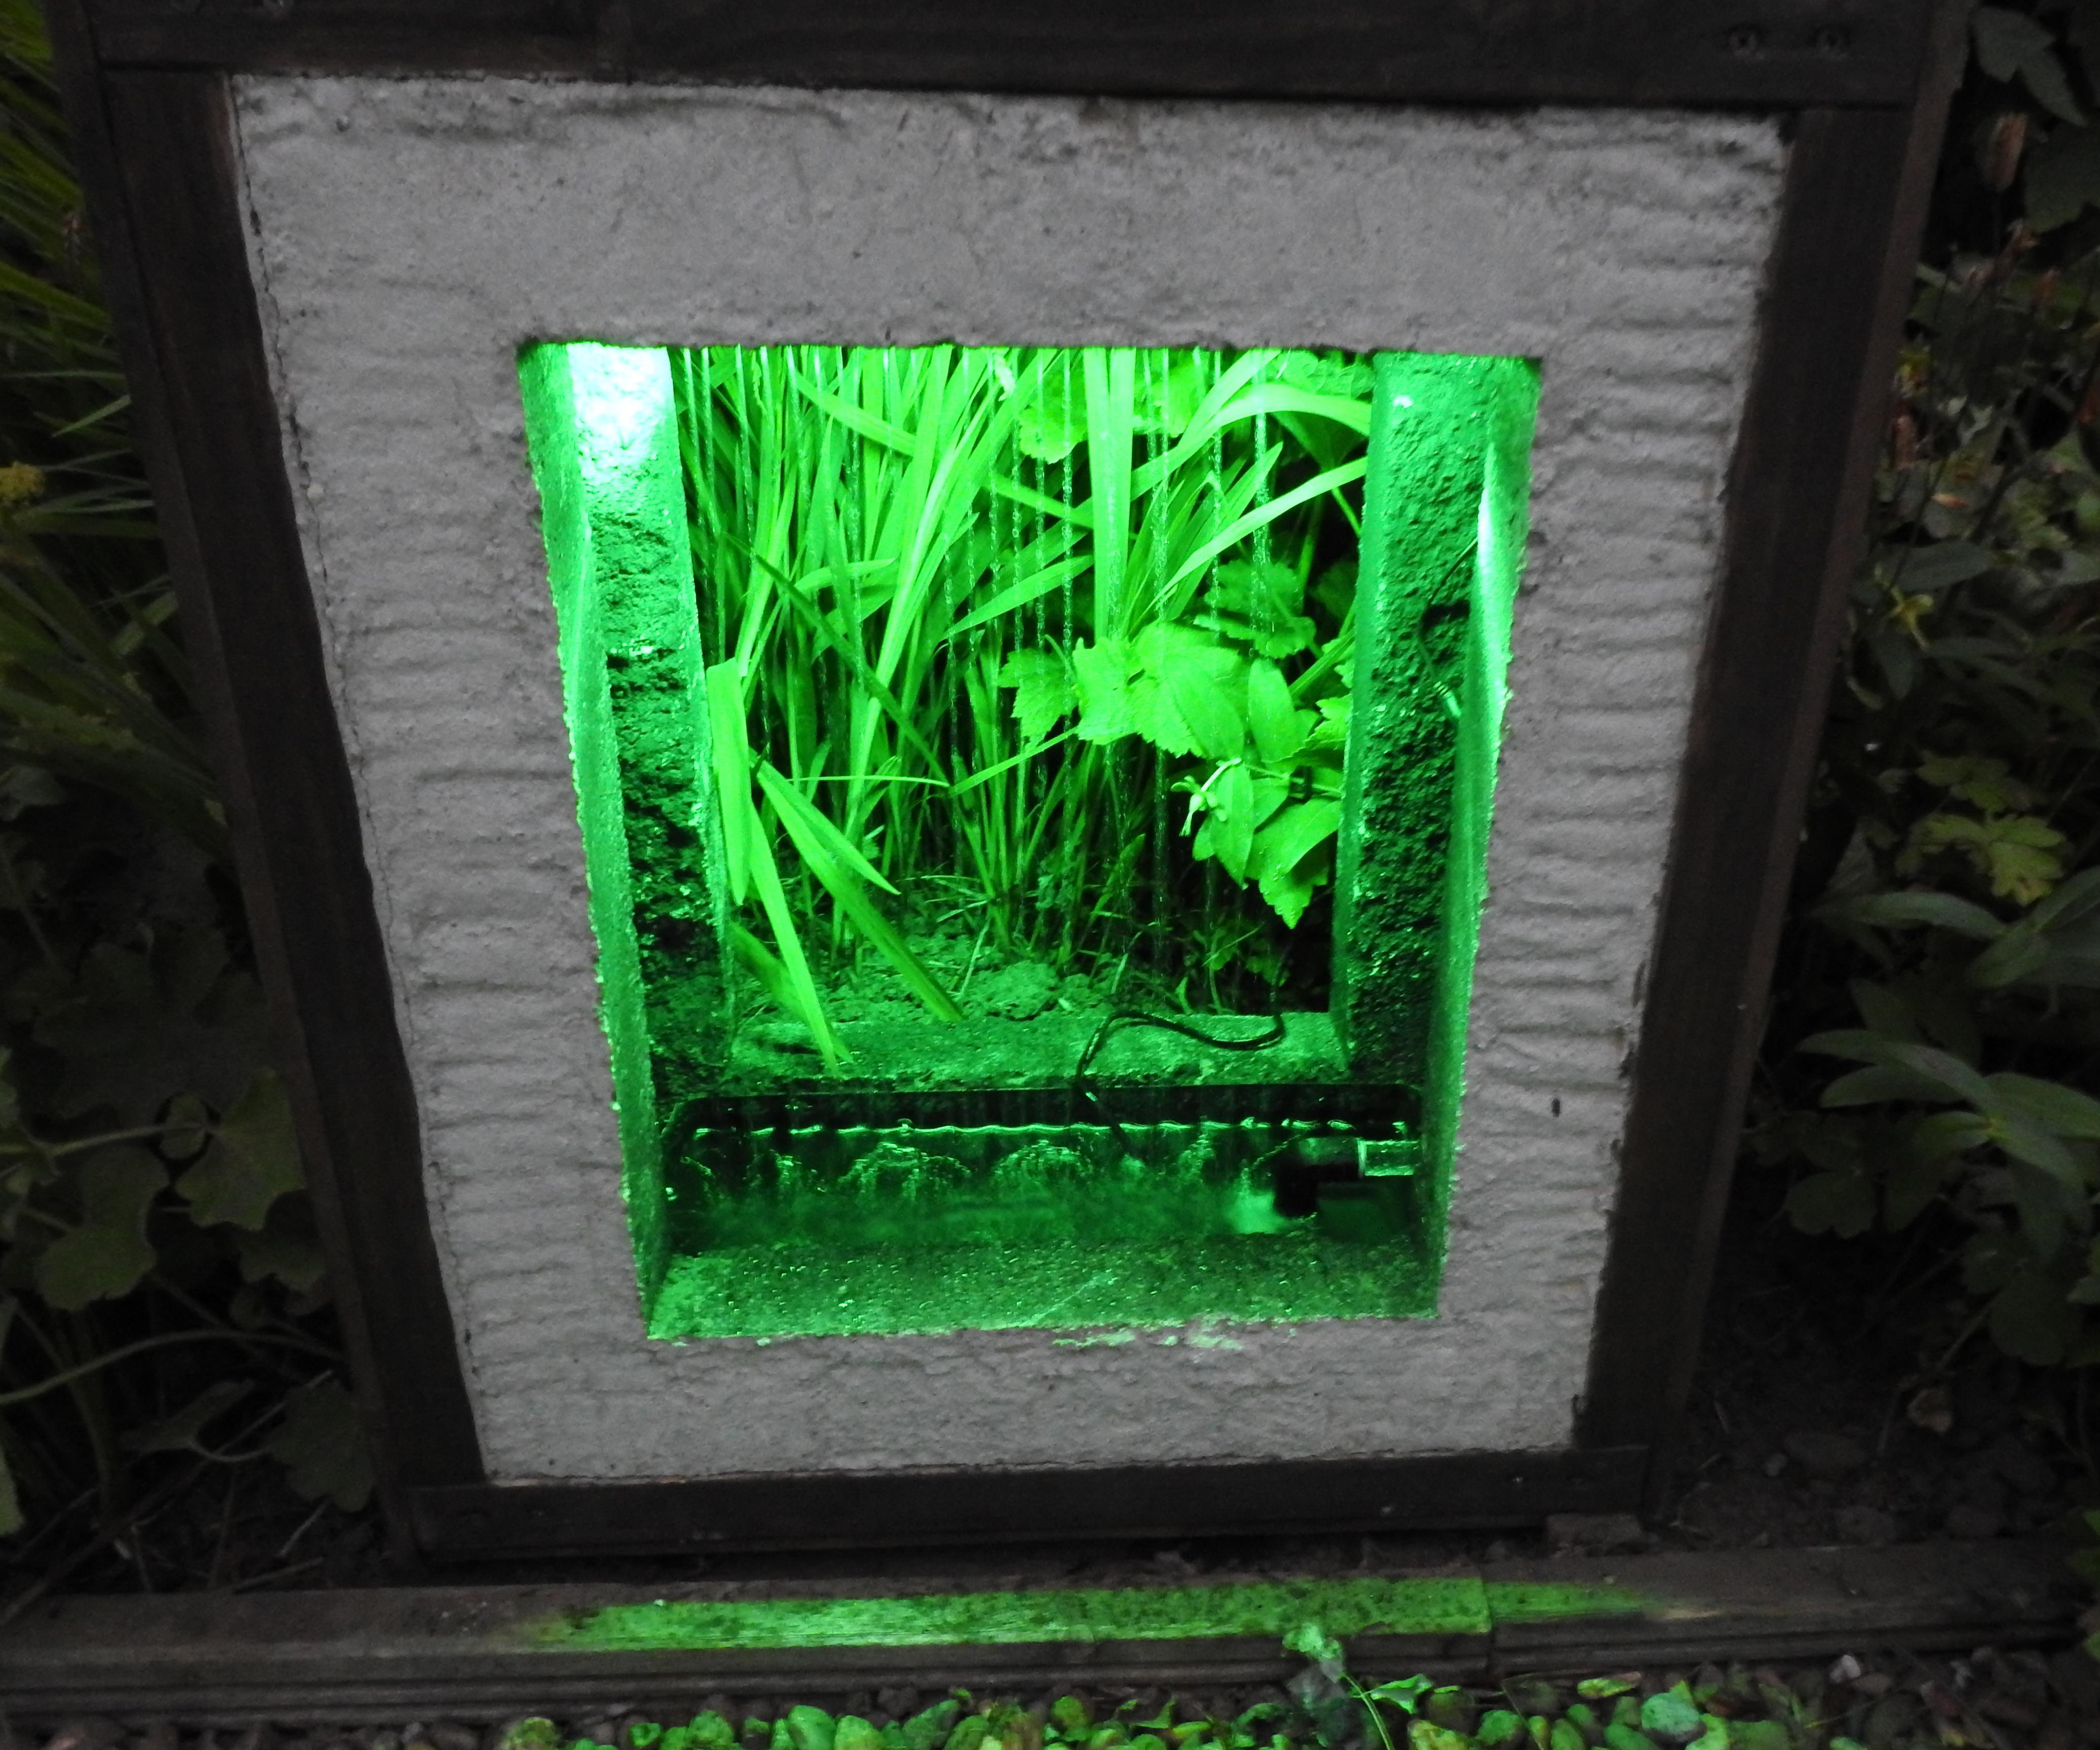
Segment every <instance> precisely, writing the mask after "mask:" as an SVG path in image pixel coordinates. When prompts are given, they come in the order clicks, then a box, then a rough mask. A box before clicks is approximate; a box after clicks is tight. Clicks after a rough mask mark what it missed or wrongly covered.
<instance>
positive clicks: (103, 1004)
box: [36, 928, 267, 1126]
mask: <svg viewBox="0 0 2100 1750" xmlns="http://www.w3.org/2000/svg"><path fill="white" fill-rule="evenodd" d="M36 1008H37V1022H36V1037H37V1040H38V1043H39V1044H42V1045H47V1046H50V1047H51V1048H52V1049H53V1050H54V1051H57V1052H58V1053H59V1055H60V1056H61V1057H62V1058H63V1059H64V1065H65V1069H64V1076H63V1078H61V1080H60V1083H59V1087H58V1091H57V1093H56V1095H55V1100H54V1107H55V1110H56V1111H57V1112H58V1113H60V1115H61V1116H63V1117H75V1116H77V1115H79V1114H81V1113H87V1112H91V1111H95V1110H98V1109H106V1110H108V1111H109V1112H112V1113H114V1114H115V1115H116V1117H117V1122H119V1123H121V1124H124V1125H127V1126H128V1125H134V1124H150V1123H152V1122H153V1121H154V1120H155V1119H156V1118H157V1117H159V1115H160V1113H161V1110H162V1109H163V1107H164V1106H165V1104H166V1102H167V1101H168V1100H169V1099H170V1097H172V1096H173V1095H177V1094H181V1093H190V1094H195V1095H198V1096H200V1097H201V1098H202V1099H203V1100H206V1101H208V1102H209V1103H210V1104H212V1105H213V1106H214V1107H217V1108H218V1109H222V1110H223V1109H224V1108H225V1107H227V1105H229V1104H232V1101H233V1100H235V1098H236V1096H238V1095H239V1094H240V1091H241V1088H242V1087H244V1086H245V1082H246V1080H247V1078H248V1075H249V1071H250V1069H252V1068H253V1066H254V1065H255V1063H256V1062H257V1061H258V1060H260V1059H261V1058H262V1056H263V1055H264V1051H263V1047H264V1044H265V1043H266V1038H267V1034H266V1023H265V1020H264V1016H263V1013H262V996H261V993H260V992H259V991H258V990H257V988H256V985H255V981H254V979H253V978H252V977H250V976H249V975H248V974H246V973H245V972H240V971H237V970H234V969H232V968H231V966H230V964H229V961H228V958H227V950H226V945H225V943H224V941H223V940H222V939H221V938H220V937H219V936H218V933H217V932H215V931H210V930H201V929H179V928H170V929H166V930H163V931H161V932H159V933H158V934H157V937H156V938H155V940H154V942H153V946H152V949H151V950H150V951H149V952H147V953H143V954H142V953H138V952H135V951H134V950H130V949H128V948H120V947H117V946H116V945H114V944H113V943H110V942H106V941H105V942H99V943H97V944H96V945H95V946H94V947H93V948H91V949H90V950H88V953H87V954H86V958H85V959H84V960H83V961H82V966H81V971H80V975H79V976H78V977H77V979H75V980H73V981H71V982H70V983H68V984H67V985H64V987H63V988H56V989H51V990H46V991H45V992H43V993H42V994H40V995H39V997H38V999H37V1002H36Z"/></svg>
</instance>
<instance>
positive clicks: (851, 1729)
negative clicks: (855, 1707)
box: [832, 1713, 882, 1750]
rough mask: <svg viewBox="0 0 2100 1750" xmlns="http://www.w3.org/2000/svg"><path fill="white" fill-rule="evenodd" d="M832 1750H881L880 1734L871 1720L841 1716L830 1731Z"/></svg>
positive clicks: (853, 1715)
mask: <svg viewBox="0 0 2100 1750" xmlns="http://www.w3.org/2000/svg"><path fill="white" fill-rule="evenodd" d="M832 1750H882V1734H881V1732H880V1730H877V1729H876V1725H875V1722H874V1721H871V1720H867V1719H863V1718H862V1717H861V1716H860V1715H858V1714H857V1713H847V1714H841V1715H840V1717H839V1722H838V1724H837V1726H835V1727H834V1728H833V1729H832Z"/></svg>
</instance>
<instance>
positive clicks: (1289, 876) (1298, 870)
mask: <svg viewBox="0 0 2100 1750" xmlns="http://www.w3.org/2000/svg"><path fill="white" fill-rule="evenodd" d="M1326 878H1327V871H1326V868H1325V867H1324V866H1323V865H1322V862H1321V859H1320V858H1318V857H1301V858H1300V859H1299V861H1298V862H1295V863H1294V864H1292V865H1291V866H1290V867H1289V868H1287V869H1271V870H1269V871H1268V872H1267V873H1266V874H1264V875H1260V876H1257V877H1256V878H1255V884H1256V885H1257V886H1258V887H1259V888H1260V891H1261V897H1263V899H1264V900H1265V901H1268V908H1269V910H1272V911H1273V912H1274V913H1275V914H1276V915H1277V916H1278V917H1279V918H1281V919H1283V922H1284V925H1285V927H1286V928H1289V929H1294V930H1295V929H1296V928H1298V920H1299V919H1300V918H1302V917H1304V915H1305V908H1306V907H1307V906H1309V905H1311V904H1312V896H1313V894H1315V893H1317V892H1318V891H1319V890H1320V888H1321V887H1322V886H1324V885H1325V884H1326Z"/></svg>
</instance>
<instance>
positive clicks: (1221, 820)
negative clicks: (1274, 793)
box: [1195, 763, 1254, 881]
mask: <svg viewBox="0 0 2100 1750" xmlns="http://www.w3.org/2000/svg"><path fill="white" fill-rule="evenodd" d="M1202 793H1203V797H1204V800H1205V803H1206V806H1205V808H1204V809H1203V812H1202V817H1201V818H1202V826H1201V827H1199V828H1198V831H1197V833H1196V848H1195V854H1196V856H1197V857H1198V860H1199V861H1200V860H1201V859H1202V858H1204V857H1216V858H1217V860H1218V862H1219V864H1220V866H1221V867H1222V868H1223V869H1224V871H1225V873H1226V874H1227V875H1230V876H1231V877H1232V878H1233V880H1235V881H1244V880H1246V872H1247V855H1248V853H1250V852H1251V850H1252V849H1254V778H1253V775H1252V774H1251V773H1250V772H1249V771H1248V770H1247V769H1246V767H1245V766H1244V765H1238V764H1237V763H1235V764H1233V765H1228V766H1226V767H1225V768H1224V769H1223V770H1221V771H1220V772H1217V773H1215V774H1213V775H1212V776H1211V780H1210V782H1208V783H1207V784H1206V785H1205V786H1204V787H1203V792H1202Z"/></svg>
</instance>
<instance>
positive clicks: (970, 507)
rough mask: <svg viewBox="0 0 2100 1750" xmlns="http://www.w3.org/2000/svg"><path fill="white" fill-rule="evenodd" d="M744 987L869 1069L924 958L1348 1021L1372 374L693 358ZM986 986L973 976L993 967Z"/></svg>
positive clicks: (1091, 351)
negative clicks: (881, 1002) (891, 1008)
mask: <svg viewBox="0 0 2100 1750" xmlns="http://www.w3.org/2000/svg"><path fill="white" fill-rule="evenodd" d="M673 373H674V377H675V379H676V381H677V390H678V395H679V399H680V408H681V425H682V442H683V447H684V456H685V465H686V476H687V480H688V485H689V501H690V514H691V519H692V539H693V548H694V553H695V565H696V570H697V573H698V588H699V611H700V624H701V628H702V636H703V639H704V641H705V642H706V644H707V646H708V658H709V661H710V665H711V666H710V668H709V672H708V694H709V703H710V707H711V716H712V734H713V744H714V756H715V761H716V767H717V770H716V774H715V775H716V781H717V793H718V795H719V796H720V798H721V816H722V827H723V832H724V839H725V844H724V850H725V861H726V869H727V875H728V879H729V884H730V890H731V893H732V897H733V898H734V900H735V902H736V905H737V907H738V910H737V913H736V919H735V940H736V943H737V946H738V949H739V953H740V955H741V957H742V959H743V961H744V963H745V964H746V965H747V966H748V968H751V969H752V970H753V971H754V972H756V973H757V976H758V977H759V980H760V981H761V984H762V985H764V986H765V989H766V990H768V991H769V992H770V994H771V995H772V996H773V998H774V1000H775V1001H776V1002H777V1003H779V1005H780V1006H781V1007H783V1008H785V1009H786V1010H787V1011H788V1012H790V1013H791V1014H793V1015H796V1016H800V1017H801V1018H802V1019H803V1020H805V1022H807V1023H808V1024H809V1025H810V1027H811V1029H812V1030H813V1031H814V1033H815V1034H816V1035H817V1038H818V1043H819V1044H820V1045H821V1046H823V1047H824V1048H825V1049H826V1050H827V1051H832V1050H835V1049H836V1039H835V1035H834V1034H833V1033H832V1029H831V1026H830V1024H829V1022H828V1020H827V1009H826V1003H825V992H826V990H827V986H828V985H830V984H831V983H832V981H835V980H836V978H838V977H839V976H842V975H844V974H845V973H846V972H849V971H850V969H851V967H852V965H853V963H854V962H855V961H856V960H857V959H859V958H860V957H862V956H863V955H866V954H875V955H877V956H879V957H880V959H882V960H883V961H884V962H885V963H887V964H888V966H889V968H893V970H894V972H895V973H896V974H897V975H898V976H900V977H901V978H902V981H903V982H904V984H905V985H906V986H907V988H908V989H909V990H910V991H911V993H912V994H913V995H915V997H916V998H917V999H918V1000H919V1002H920V1004H921V1005H923V1007H924V1010H925V1011H926V1012H929V1013H930V1014H932V1015H933V1016H939V1017H942V1018H944V1019H954V1018H956V1017H957V1016H959V1014H960V1010H959V1009H958V1007H957V1005H956V993H955V991H952V990H948V989H946V988H945V987H944V985H942V982H941V981H940V980H939V979H938V978H937V977H936V976H935V975H934V973H933V972H932V971H931V970H929V966H928V964H927V962H926V958H925V955H924V948H923V945H924V942H925V941H927V940H928V939H929V938H931V937H933V936H935V935H936V934H938V933H942V932H946V933H947V934H949V935H951V936H953V935H955V934H956V933H958V932H960V933H961V934H964V935H966V936H967V937H968V938H969V940H970V941H971V944H972V952H971V956H970V961H969V964H970V966H971V967H975V966H977V965H979V964H982V965H985V966H986V967H987V968H989V967H990V965H991V964H993V963H1012V962H1014V961H1017V960H1028V961H1033V962H1036V963H1043V964H1045V965H1047V966H1048V967H1049V968H1052V970H1053V971H1054V972H1056V973H1057V974H1058V975H1061V976H1067V977H1070V976H1074V975H1077V976H1083V977H1086V978H1087V979H1089V980H1091V981H1094V983H1095V984H1096V986H1097V987H1098V988H1099V989H1100V990H1101V992H1102V994H1104V995H1114V996H1115V997H1116V998H1117V999H1118V1000H1120V1001H1123V1002H1127V1003H1145V1004H1149V1005H1153V1006H1157V1007H1163V1008H1167V1009H1176V1010H1184V1011H1195V1012H1267V1011H1268V1010H1270V1009H1273V1007H1276V1006H1277V1005H1278V1004H1279V1003H1285V1004H1288V1005H1290V1006H1294V1007H1319V1006H1324V1003H1325V1002H1326V988H1325V987H1326V978H1327V964H1326V963H1327V959H1328V943H1329V923H1328V916H1329V899H1328V894H1327V892H1326V889H1327V888H1328V885H1329V884H1330V879H1331V875H1332V871H1333V855H1334V842H1335V832H1336V829H1337V827H1339V822H1340V818H1341V809H1340V802H1339V794H1340V788H1341V769H1342V755H1343V744H1344V740H1345V737H1346V734H1347V730H1348V712H1349V694H1348V684H1349V676H1350V661H1349V658H1350V652H1351V628H1352V621H1353V618H1354V613H1355V606H1354V604H1355V592H1356V545H1357V534H1358V531H1359V527H1360V523H1361V493H1362V488H1361V480H1362V478H1363V475H1364V472H1365V456H1364V448H1365V441H1366V437H1367V434H1368V432H1369V429H1370V386H1371V372H1370V366H1369V364H1367V363H1365V362H1362V361H1360V360H1357V359H1352V358H1351V357H1349V356H1348V355H1341V354H1321V353H1312V352H1304V351H1295V352H1283V351H1273V350H1259V351H1246V352H1240V353H1236V354H1235V353H1218V352H1195V351H1188V350H1182V351H1175V352H1167V351H1156V350H1131V349H1123V348H1116V349H1107V348H1087V349H1083V350H1079V349H1057V348H1027V347H1016V348H1007V347H955V346H928V347H920V348H911V349H905V348H841V347H836V346H779V347H758V348H748V349H747V348H735V347H714V348H706V349H695V350H690V351H686V352H682V353H674V354H673ZM965 976H968V974H967V972H966V973H965Z"/></svg>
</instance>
